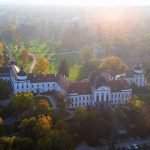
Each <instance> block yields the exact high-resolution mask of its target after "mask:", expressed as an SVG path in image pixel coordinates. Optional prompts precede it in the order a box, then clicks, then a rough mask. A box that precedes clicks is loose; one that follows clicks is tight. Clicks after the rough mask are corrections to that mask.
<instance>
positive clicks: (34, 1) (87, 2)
mask: <svg viewBox="0 0 150 150" xmlns="http://www.w3.org/2000/svg"><path fill="white" fill-rule="evenodd" d="M0 3H1V4H10V3H11V4H29V5H65V6H75V5H76V6H141V5H142V6H143V5H144V6H146V5H150V1H149V0H132V1H131V0H55V1H53V0H1V1H0Z"/></svg>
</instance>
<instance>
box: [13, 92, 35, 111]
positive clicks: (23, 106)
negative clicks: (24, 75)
mask: <svg viewBox="0 0 150 150" xmlns="http://www.w3.org/2000/svg"><path fill="white" fill-rule="evenodd" d="M33 104H34V98H33V94H32V93H19V94H17V95H15V96H14V97H13V98H12V102H11V105H12V107H13V109H14V110H15V111H17V112H23V111H25V110H30V109H31V108H32V107H33Z"/></svg>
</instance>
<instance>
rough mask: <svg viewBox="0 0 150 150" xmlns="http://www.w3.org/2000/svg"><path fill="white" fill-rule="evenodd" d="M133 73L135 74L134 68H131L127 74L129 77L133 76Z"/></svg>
mask: <svg viewBox="0 0 150 150" xmlns="http://www.w3.org/2000/svg"><path fill="white" fill-rule="evenodd" d="M133 74H134V71H133V70H129V71H127V73H126V76H127V77H133Z"/></svg>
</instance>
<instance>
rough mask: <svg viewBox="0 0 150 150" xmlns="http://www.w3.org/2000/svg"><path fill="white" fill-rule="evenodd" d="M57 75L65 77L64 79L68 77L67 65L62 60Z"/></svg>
mask: <svg viewBox="0 0 150 150" xmlns="http://www.w3.org/2000/svg"><path fill="white" fill-rule="evenodd" d="M58 73H59V74H60V75H62V76H65V77H68V75H69V69H68V64H67V62H66V60H65V59H63V60H62V61H61V62H60V66H59V69H58Z"/></svg>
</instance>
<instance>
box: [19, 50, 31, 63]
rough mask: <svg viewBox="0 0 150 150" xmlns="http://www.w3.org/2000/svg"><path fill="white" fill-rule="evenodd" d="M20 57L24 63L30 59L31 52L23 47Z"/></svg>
mask: <svg viewBox="0 0 150 150" xmlns="http://www.w3.org/2000/svg"><path fill="white" fill-rule="evenodd" d="M20 59H21V61H22V63H23V64H26V63H27V62H28V61H29V59H30V57H29V52H28V50H27V49H23V50H22V51H21V53H20Z"/></svg>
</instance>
